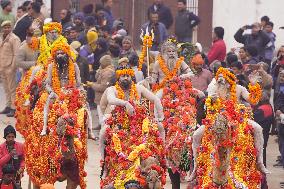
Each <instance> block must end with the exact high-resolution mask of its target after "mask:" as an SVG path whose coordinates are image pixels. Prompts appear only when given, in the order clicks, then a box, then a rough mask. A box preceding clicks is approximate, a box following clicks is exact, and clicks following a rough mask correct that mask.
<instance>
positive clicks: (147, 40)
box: [138, 35, 153, 71]
mask: <svg viewBox="0 0 284 189" xmlns="http://www.w3.org/2000/svg"><path fill="white" fill-rule="evenodd" d="M152 45H153V38H152V36H150V35H145V36H144V37H143V45H142V50H141V54H140V56H139V61H138V70H140V71H141V69H142V65H143V63H144V59H145V56H146V55H147V48H149V49H150V48H151V47H152Z"/></svg>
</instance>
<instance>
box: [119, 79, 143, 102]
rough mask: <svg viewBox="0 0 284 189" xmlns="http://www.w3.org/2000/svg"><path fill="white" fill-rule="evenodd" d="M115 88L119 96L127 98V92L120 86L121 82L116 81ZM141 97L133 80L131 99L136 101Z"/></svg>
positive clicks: (123, 98)
mask: <svg viewBox="0 0 284 189" xmlns="http://www.w3.org/2000/svg"><path fill="white" fill-rule="evenodd" d="M115 88H116V91H117V98H119V99H122V100H125V93H124V91H123V89H122V88H121V87H120V85H119V83H118V82H116V84H115ZM138 99H139V95H138V93H137V87H136V85H135V83H134V82H132V84H131V87H130V92H129V101H135V100H138Z"/></svg>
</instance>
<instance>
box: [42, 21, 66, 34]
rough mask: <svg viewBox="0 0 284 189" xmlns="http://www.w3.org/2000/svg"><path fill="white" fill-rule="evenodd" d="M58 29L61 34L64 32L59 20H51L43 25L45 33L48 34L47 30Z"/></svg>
mask: <svg viewBox="0 0 284 189" xmlns="http://www.w3.org/2000/svg"><path fill="white" fill-rule="evenodd" d="M53 30H56V31H57V32H58V33H59V34H61V33H62V25H61V24H60V23H58V22H49V23H47V24H45V25H44V26H43V33H44V34H46V33H47V32H50V31H53Z"/></svg>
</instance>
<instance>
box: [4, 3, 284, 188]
mask: <svg viewBox="0 0 284 189" xmlns="http://www.w3.org/2000/svg"><path fill="white" fill-rule="evenodd" d="M186 2H187V1H186V0H178V1H177V8H178V12H177V15H176V16H175V19H174V18H173V15H172V13H171V10H170V8H169V7H167V6H166V5H165V4H164V3H163V1H162V0H154V1H153V4H152V5H151V6H150V7H149V8H148V11H147V13H148V21H147V22H146V23H145V24H143V25H142V26H141V29H142V30H143V31H144V34H146V33H149V34H150V35H151V33H152V31H153V35H154V36H153V37H154V40H153V41H152V43H151V47H150V51H149V54H148V55H149V58H148V57H147V56H145V54H144V56H143V55H138V54H139V52H141V54H143V53H145V52H144V51H143V48H142V49H141V51H137V50H136V49H135V47H134V44H133V38H132V37H131V36H129V33H128V30H127V28H125V23H124V21H123V20H122V19H116V18H114V16H113V14H112V3H113V2H112V0H102V2H101V3H98V4H96V5H95V6H93V4H89V5H86V6H85V7H84V8H83V10H82V12H76V13H71V12H70V10H69V9H63V10H61V11H60V20H58V22H59V23H60V24H61V26H60V27H62V35H61V34H60V32H59V29H57V30H51V29H49V28H48V27H45V26H47V24H48V23H51V20H52V19H51V18H49V17H50V15H48V13H47V11H46V7H45V5H44V4H43V2H42V0H34V1H25V2H24V3H23V4H22V5H21V6H20V7H18V8H17V15H13V14H12V13H11V11H12V3H11V1H9V0H1V2H0V5H1V7H2V11H1V13H0V26H1V31H2V34H1V39H0V40H1V47H0V57H1V60H0V74H1V82H2V84H3V87H4V92H5V97H6V105H5V108H4V110H2V111H1V112H0V113H1V114H6V115H7V117H14V116H15V113H16V104H15V100H16V89H17V86H18V84H19V83H20V82H21V80H23V79H24V78H25V76H26V75H27V74H29V73H30V72H29V70H30V69H31V68H32V69H34V66H36V65H38V64H41V65H43V67H44V69H46V70H52V66H47V63H46V62H47V61H48V60H47V58H46V57H47V55H49V56H50V57H51V56H52V57H53V56H54V55H52V54H51V51H52V49H53V48H54V46H56V45H54V46H53V44H60V43H65V40H66V42H67V43H68V44H69V45H70V47H71V50H72V52H74V53H75V54H76V55H74V56H73V55H72V56H71V53H70V54H68V53H69V52H68V53H67V52H66V53H67V54H68V56H69V57H68V58H69V59H71V57H75V59H74V60H73V61H74V62H76V63H77V65H78V70H79V71H80V84H81V83H82V85H81V86H82V87H83V88H84V89H85V90H86V91H87V92H86V99H87V102H88V106H89V108H90V110H91V111H94V110H96V111H97V115H96V116H94V117H93V120H97V121H96V123H97V124H96V125H95V126H94V128H92V127H88V138H89V139H93V140H100V144H101V146H104V145H105V144H106V143H108V144H109V145H110V144H112V143H111V142H110V141H108V139H109V138H111V135H110V133H109V130H108V129H106V128H104V124H105V121H106V120H107V119H108V118H109V117H108V116H105V115H107V114H108V115H112V116H113V114H112V113H111V111H109V112H108V113H106V112H107V111H108V110H107V109H108V108H107V107H108V105H116V106H123V107H125V108H126V110H127V111H128V113H130V114H134V112H135V111H137V110H136V109H135V106H134V105H133V104H131V103H129V102H128V100H125V99H119V98H120V97H119V94H120V91H121V90H122V91H125V94H127V95H124V94H123V95H122V96H123V97H124V96H127V97H125V98H129V99H130V100H131V99H132V100H133V99H135V98H134V96H135V95H137V94H132V93H134V92H133V91H135V90H134V89H133V88H134V87H135V88H136V85H137V91H136V93H138V96H139V98H141V97H144V98H146V99H148V100H149V101H151V102H152V103H153V104H154V105H155V106H157V107H158V108H156V109H155V111H156V112H155V114H158V115H157V117H158V122H159V123H162V122H163V121H164V117H163V116H164V115H163V114H165V118H167V114H166V112H167V111H164V113H161V112H162V109H163V108H162V107H161V106H162V105H163V106H164V109H166V107H165V106H166V105H165V100H164V96H163V95H165V94H163V93H159V92H157V91H160V89H164V88H166V86H167V84H166V82H168V81H170V80H172V79H175V78H174V75H175V76H179V77H180V78H183V79H184V78H190V83H191V84H192V88H193V89H194V90H195V91H197V92H196V93H197V95H195V96H194V99H195V100H196V104H194V105H195V106H196V109H197V112H195V114H196V115H195V116H196V117H194V120H195V121H196V125H197V126H196V129H194V131H195V130H196V132H195V133H194V134H193V132H194V131H192V133H191V135H190V137H193V140H194V139H196V138H197V139H198V140H197V139H196V141H197V142H196V141H193V143H192V145H193V147H192V150H193V156H194V158H193V157H192V158H193V159H194V161H195V164H194V167H197V168H198V166H201V165H202V163H201V162H200V160H198V158H197V151H198V150H197V147H198V146H200V145H202V144H203V143H202V142H201V137H205V136H206V137H208V136H207V134H208V132H207V131H206V129H204V128H203V127H202V126H201V125H203V124H205V123H204V121H203V122H202V119H203V120H206V115H205V114H206V111H207V114H208V115H209V113H208V107H207V110H204V108H203V107H204V106H207V100H206V99H208V98H209V97H210V98H211V100H212V101H216V102H217V101H218V100H216V99H218V98H219V97H220V96H222V95H224V96H222V99H229V98H233V96H234V95H235V96H236V98H237V99H236V101H235V102H237V103H240V104H244V105H245V106H247V107H250V108H251V109H252V113H253V119H254V121H255V122H256V123H257V124H259V125H260V126H261V127H262V134H263V135H262V136H261V137H263V140H264V143H263V154H262V153H260V156H262V157H260V156H259V155H256V164H257V165H258V166H259V170H260V172H261V173H262V174H263V175H264V176H263V177H264V179H261V182H262V183H261V187H262V188H263V189H265V188H268V186H267V183H266V179H265V174H267V173H268V171H267V170H266V169H265V167H262V162H263V164H264V166H266V156H267V154H266V148H267V145H268V139H269V135H271V134H273V135H275V134H277V136H278V144H279V152H280V156H278V157H277V162H276V164H275V165H274V166H276V167H282V168H283V167H284V127H283V125H284V46H281V47H280V48H279V49H278V50H277V49H276V46H275V40H276V35H275V33H273V27H274V24H273V22H272V21H271V20H270V19H269V17H268V16H263V17H262V18H261V20H260V22H256V23H253V24H251V25H245V26H243V27H241V28H240V29H239V30H238V31H237V32H236V33H235V35H234V36H232V37H234V38H235V40H236V41H237V42H239V43H240V47H235V48H232V49H227V48H226V41H224V40H223V38H224V35H225V29H224V28H223V27H215V28H214V29H213V32H212V40H213V43H212V46H211V48H210V49H209V51H208V52H207V53H206V52H203V49H202V44H200V43H194V44H193V43H192V35H193V34H192V33H193V30H194V28H195V27H196V26H198V24H199V23H200V22H202V20H200V18H199V17H198V16H197V15H195V14H194V13H192V12H190V11H188V10H187V9H186V7H187V4H186ZM174 20H175V22H174ZM53 22H55V20H53ZM173 23H175V25H174V26H173ZM56 27H57V26H56ZM171 27H174V30H173V31H174V33H173V34H172V35H171V34H170V30H169V29H170V28H171ZM246 30H251V32H245V31H246ZM41 36H46V38H40V40H36V39H38V38H39V37H41ZM44 39H45V40H46V41H44ZM43 43H46V44H48V48H49V50H48V53H49V54H47V53H46V52H47V51H44V49H42V48H40V49H38V48H37V47H38V46H39V44H43ZM141 44H143V45H145V44H144V41H143V39H142V41H141ZM177 44H183V45H184V44H186V45H185V46H179V47H178V45H177ZM178 48H179V50H178ZM43 52H44V53H43ZM177 52H179V53H180V54H178V55H177ZM55 53H58V52H55ZM146 53H147V52H146ZM181 53H185V54H186V55H190V56H189V57H190V58H189V59H187V58H185V59H183V58H180V57H181V56H183V55H184V54H181ZM59 54H60V53H59ZM141 56H142V58H141ZM179 56H180V57H179ZM41 57H45V59H44V58H41ZM50 57H48V59H49V58H50ZM62 57H63V58H62ZM53 58H54V61H55V62H57V63H58V64H60V63H61V62H64V61H66V60H64V53H63V55H58V57H57V56H55V57H53ZM163 62H164V65H163V64H162V63H163ZM49 67H50V68H49ZM220 67H221V68H225V70H228V71H229V72H226V71H223V72H222V73H220V71H219V72H218V70H220V69H219V68H220ZM58 69H59V70H62V75H64V74H65V77H67V76H66V74H67V73H65V72H64V68H61V67H60V66H58ZM34 70H36V68H35V69H34ZM130 70H131V71H130ZM132 70H133V73H132ZM221 70H222V69H221ZM49 72H50V77H51V75H52V74H53V72H52V71H47V74H49ZM167 72H173V73H172V76H171V74H167ZM33 74H34V72H32V73H31V75H32V76H33ZM34 75H35V74H34ZM52 76H53V75H52ZM129 76H132V77H129ZM60 77H61V76H60ZM78 78H79V77H78V76H76V79H78ZM220 78H225V79H224V80H225V81H222V79H220ZM228 78H229V79H228ZM62 79H63V80H64V77H63V76H62ZM65 79H66V78H65ZM69 79H70V78H69ZM67 80H68V79H67ZM47 81H49V82H50V83H52V82H53V80H52V79H50V78H49V80H47ZM76 81H77V80H76ZM226 81H227V83H226ZM78 83H79V82H78ZM78 83H77V84H78ZM134 83H135V85H134ZM177 83H179V84H180V83H183V82H181V81H178V82H177ZM221 83H224V85H225V86H226V87H225V89H224V88H221V89H220V91H217V90H216V88H215V86H218V85H220V84H221ZM228 83H229V84H228ZM256 83H258V84H259V85H260V87H261V95H260V96H261V97H260V96H259V99H258V100H255V99H254V100H253V98H254V97H252V95H251V94H252V89H253V86H254V84H256ZM227 84H228V85H227ZM50 85H51V86H50V87H49V86H48V87H47V88H52V84H50ZM180 85H182V86H187V84H186V81H184V84H180ZM232 86H235V89H234V90H235V93H236V94H234V95H232V93H233V92H231V94H230V92H228V91H230V90H231V91H234V90H233V89H230V88H233V87H232ZM169 88H171V89H172V90H173V89H174V88H172V86H170V87H169ZM273 89H274V90H273ZM80 90H81V89H80ZM168 90H170V89H168ZM179 90H181V91H182V90H185V89H184V88H183V89H179ZM32 91H33V93H34V90H32ZM151 91H152V92H157V93H156V94H157V95H156V96H158V97H159V99H158V98H157V97H156V96H155V95H153V94H154V93H152V92H151ZM248 91H249V92H251V93H248ZM272 91H274V92H273V93H272ZM183 92H184V91H183ZM254 92H256V93H257V91H254ZM54 93H56V92H55V91H54ZM54 95H55V96H56V94H54ZM133 95H134V96H133ZM230 95H231V96H230ZM58 96H60V95H58ZM116 96H118V97H116ZM174 96H175V95H174ZM177 96H178V95H177ZM135 97H136V96H135ZM207 97H208V98H207ZM52 98H53V97H51V99H52ZM190 98H192V97H190ZM255 98H257V97H255ZM160 99H161V101H162V103H161V102H160ZM270 99H273V101H271V100H270ZM136 100H137V99H136ZM224 102H225V100H224ZM224 104H226V103H224ZM34 106H36V105H35V104H34ZM33 108H34V107H33ZM148 108H149V107H148ZM149 109H150V108H149ZM177 109H178V108H177ZM112 110H113V109H112ZM114 110H116V109H114ZM117 111H118V110H117ZM169 111H170V112H171V113H170V115H172V114H174V113H173V109H170V110H169ZM180 111H182V110H181V109H180ZM234 111H235V112H237V113H236V114H238V113H240V112H238V111H237V110H234ZM211 113H212V112H211ZM93 115H95V114H93ZM45 116H47V115H45ZM116 116H117V115H116ZM210 116H213V113H212V115H211V114H210ZM214 116H215V115H214ZM222 116H224V115H221V114H220V115H219V114H218V115H217V116H216V117H214V119H216V120H218V122H217V121H216V122H217V123H224V122H226V119H229V118H228V117H226V116H225V117H226V118H224V117H222ZM47 117H48V116H47ZM229 117H230V116H229ZM47 119H48V118H47ZM160 119H161V120H160ZM207 121H208V120H207ZM137 122H138V121H137ZM143 122H144V121H143ZM228 122H230V121H228ZM248 122H249V121H248ZM206 123H207V122H206ZM226 123H227V122H226ZM241 123H242V122H241V121H240V125H241ZM163 124H165V122H163ZM167 124H169V123H168V122H167ZM207 124H209V123H207ZM257 124H256V126H255V124H254V123H253V124H251V125H252V126H253V127H254V129H255V132H256V133H257V132H258V126H257ZM143 125H144V124H143ZM214 126H215V123H212V127H214ZM45 129H47V128H45ZM93 129H95V130H101V134H100V136H95V135H94V133H93ZM119 129H120V128H119ZM202 129H203V130H202ZM150 130H151V129H150ZM158 130H159V132H160V135H161V138H162V140H163V141H164V142H165V143H166V144H167V142H169V141H167V140H169V139H171V136H169V135H168V130H171V128H170V127H167V126H165V130H163V129H161V126H160V125H159V126H158ZM112 132H113V131H112ZM148 132H154V131H152V130H151V131H148ZM214 132H216V133H218V129H216V131H215V130H214ZM21 134H22V133H21ZM41 134H42V135H46V133H45V132H43V133H41ZM113 136H116V135H115V134H113ZM113 136H112V137H113ZM15 137H16V131H15V129H14V128H13V127H12V126H7V128H5V131H4V138H5V139H6V142H5V143H4V144H2V145H1V146H0V168H2V172H1V170H0V173H2V174H0V176H1V178H2V180H1V182H0V189H1V188H4V187H3V185H5V186H9V187H10V188H17V187H18V185H20V184H19V183H20V180H19V178H20V175H22V174H23V172H24V166H25V165H24V161H23V159H24V155H23V146H22V144H20V143H18V142H15V141H14V139H15ZM194 137H196V138H194ZM258 137H259V136H257V135H255V136H254V138H255V140H256V141H257V140H258V139H259V138H258ZM112 140H113V141H114V139H113V138H112ZM137 140H138V139H137ZM139 140H140V139H139ZM141 140H143V139H141ZM152 140H157V139H152ZM199 140H200V141H199ZM216 140H217V139H216ZM127 142H129V141H127ZM127 142H126V143H127ZM113 143H114V142H113ZM194 145H195V146H194ZM155 147H156V148H157V149H158V148H160V146H159V145H157V146H155ZM104 148H105V149H102V150H101V151H102V159H105V163H110V164H111V163H112V164H115V163H116V162H108V161H109V158H110V154H111V153H110V151H111V150H110V149H109V148H108V147H104ZM120 148H121V147H120ZM255 148H256V149H258V147H257V145H256V147H255ZM106 151H107V152H109V153H110V154H106ZM115 151H116V152H117V150H115ZM259 151H262V150H259ZM112 153H115V152H112ZM121 153H122V152H121ZM157 153H159V152H157ZM159 155H161V154H159ZM200 155H204V154H200ZM161 156H162V155H161ZM148 158H149V157H148ZM106 159H107V160H106ZM161 159H162V158H161ZM262 159H263V161H262ZM146 160H148V159H144V161H145V162H147V161H146ZM171 160H172V161H173V162H174V163H173V165H172V167H170V168H171V169H170V171H169V173H170V177H171V181H172V185H173V187H172V188H173V189H179V188H180V182H181V180H182V179H183V177H184V176H186V174H184V172H186V171H184V170H182V171H179V169H181V168H177V170H178V171H177V170H175V169H174V168H173V167H174V164H175V163H176V162H177V161H174V160H173V159H171ZM153 161H154V160H153ZM142 162H143V160H142ZM161 162H162V161H161V160H160V164H161V167H162V168H161V169H163V168H164V167H163V163H161ZM107 168H109V169H110V168H111V166H105V168H104V167H103V170H102V176H104V178H103V182H102V183H103V184H101V187H102V188H105V189H106V188H108V187H109V188H112V187H113V188H116V186H112V185H111V182H112V181H113V180H111V179H113V178H112V177H111V176H109V175H107V172H108V171H110V170H107ZM194 170H195V169H194ZM214 171H215V170H213V172H214ZM217 172H218V171H217ZM196 174H197V175H198V176H199V177H198V178H200V177H201V176H200V175H202V173H200V172H199V173H196V172H195V171H193V174H192V175H191V176H190V180H191V181H193V180H194V179H195V177H196ZM11 175H12V176H11ZM131 178H132V177H131ZM197 180H198V179H197ZM107 182H109V183H107ZM213 182H215V181H214V180H213ZM161 183H162V182H161ZM216 183H217V185H218V183H221V184H220V185H226V184H228V183H227V180H226V181H225V182H224V183H223V181H222V182H221V181H220V180H217V181H216V182H215V184H216ZM52 184H53V183H52ZM80 184H82V183H80ZM123 184H125V188H134V189H136V188H137V189H138V188H139V183H138V181H135V180H134V181H133V182H123ZM140 184H141V183H140ZM155 184H156V183H155ZM199 184H200V183H199ZM203 184H204V183H203ZM230 184H231V183H230ZM282 184H283V183H282ZM76 186H77V185H76ZM117 186H118V185H117ZM126 186H127V187H126ZM157 186H158V185H157ZM200 186H201V185H200ZM202 186H203V185H202ZM210 186H211V185H210ZM213 186H214V187H216V185H212V187H213ZM43 187H44V186H43ZM214 187H213V188H214ZM6 188H8V187H6ZM118 188H119V187H118Z"/></svg>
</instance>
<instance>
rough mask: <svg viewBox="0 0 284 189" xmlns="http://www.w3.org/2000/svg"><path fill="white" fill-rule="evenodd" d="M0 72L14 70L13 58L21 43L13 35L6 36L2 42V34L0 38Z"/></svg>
mask: <svg viewBox="0 0 284 189" xmlns="http://www.w3.org/2000/svg"><path fill="white" fill-rule="evenodd" d="M0 44H1V45H0V57H1V59H0V72H2V71H7V69H10V70H13V69H15V68H16V64H15V58H16V53H17V51H18V50H19V47H20V45H21V41H20V39H19V37H17V36H16V35H15V34H14V33H10V34H8V36H7V37H6V38H5V39H4V40H3V34H2V36H1V38H0Z"/></svg>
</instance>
